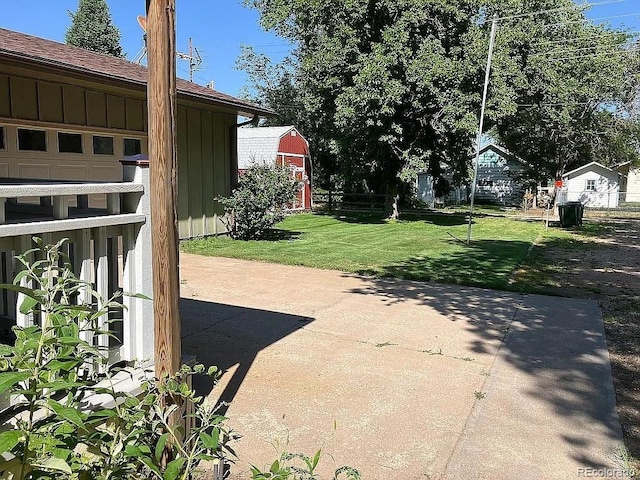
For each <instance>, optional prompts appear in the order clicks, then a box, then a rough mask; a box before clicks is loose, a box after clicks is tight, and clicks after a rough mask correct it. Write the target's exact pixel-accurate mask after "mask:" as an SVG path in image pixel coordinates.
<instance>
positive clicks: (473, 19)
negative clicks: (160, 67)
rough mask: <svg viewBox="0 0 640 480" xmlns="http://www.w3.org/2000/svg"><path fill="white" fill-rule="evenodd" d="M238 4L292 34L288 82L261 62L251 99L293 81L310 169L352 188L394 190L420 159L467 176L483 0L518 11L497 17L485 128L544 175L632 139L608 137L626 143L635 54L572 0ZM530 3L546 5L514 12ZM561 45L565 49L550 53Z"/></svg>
mask: <svg viewBox="0 0 640 480" xmlns="http://www.w3.org/2000/svg"><path fill="white" fill-rule="evenodd" d="M245 4H246V5H249V6H251V7H253V8H256V9H257V10H258V11H259V12H260V13H261V23H262V26H263V27H264V28H265V29H269V30H274V31H275V32H276V33H278V34H279V35H281V36H282V37H284V38H285V39H287V40H289V41H290V42H291V43H292V44H293V45H295V49H294V51H293V55H292V58H293V62H292V61H291V60H288V61H289V62H290V63H291V65H293V69H289V70H288V72H289V73H288V74H287V79H288V81H287V82H286V87H287V89H288V90H285V89H284V88H283V85H282V84H280V83H277V82H276V83H273V82H272V83H271V84H269V83H267V82H265V81H264V77H262V78H261V73H260V72H258V75H256V76H254V77H252V78H251V79H250V80H251V81H252V82H254V84H255V83H256V81H258V82H260V81H261V82H262V83H261V85H262V86H263V87H264V89H263V90H262V91H261V92H259V96H258V97H259V99H260V97H261V98H262V100H263V101H268V102H269V105H270V106H271V107H272V108H275V109H279V105H278V103H279V102H281V101H283V99H285V98H286V101H287V102H291V92H292V91H295V94H296V97H297V101H298V102H299V103H301V104H302V105H303V107H304V112H303V113H299V114H297V115H298V118H299V119H301V121H302V122H303V123H305V129H306V134H307V136H308V137H309V138H310V139H314V138H315V139H316V140H315V141H316V142H317V144H318V146H317V147H316V148H318V149H319V150H320V152H319V158H320V160H321V162H324V165H321V169H320V170H325V171H326V172H327V174H326V176H327V177H328V176H329V175H330V174H331V173H335V174H338V175H339V176H340V178H341V181H342V183H343V185H344V186H345V188H347V189H349V190H356V191H357V190H368V191H375V192H379V193H382V192H386V193H387V194H389V196H390V195H394V194H395V192H397V191H398V189H400V188H401V187H402V180H406V181H410V180H411V179H413V178H415V173H416V172H417V171H421V170H427V171H429V173H430V174H431V175H432V176H433V177H434V178H436V179H438V181H437V184H438V186H439V188H441V189H443V190H444V189H446V188H447V184H446V182H444V181H442V175H441V174H442V169H443V168H444V167H445V166H446V167H447V170H448V171H449V172H452V173H453V177H454V181H459V180H460V179H462V178H466V177H467V175H468V170H469V167H470V158H471V154H472V152H473V143H474V139H475V135H476V129H477V125H478V112H479V109H480V108H479V107H480V93H481V91H482V80H483V77H484V69H485V62H486V55H487V39H488V36H489V35H488V31H489V26H490V25H489V22H486V21H484V20H485V19H487V18H490V16H491V15H493V14H494V13H496V14H498V15H499V16H501V17H506V16H511V15H518V17H517V18H513V19H507V20H504V21H501V22H500V28H499V31H498V42H497V45H496V49H495V52H496V53H495V60H494V67H493V70H492V81H491V89H490V96H489V99H490V100H489V108H488V111H487V117H488V122H487V123H488V126H489V127H493V132H494V135H495V136H497V137H499V139H500V140H501V141H503V142H504V143H505V144H506V146H507V147H508V148H509V149H510V150H512V151H513V153H515V154H517V155H519V156H521V157H522V158H524V159H525V160H527V161H528V162H529V163H530V164H531V165H533V166H534V169H533V171H535V172H538V173H540V174H541V176H543V175H542V174H543V172H544V175H551V176H555V175H557V174H558V172H562V171H564V170H565V169H566V168H567V167H568V166H570V165H572V164H574V163H576V162H579V161H582V159H591V158H595V157H597V156H598V155H602V154H604V152H608V153H607V155H609V156H610V157H619V156H620V155H622V154H625V155H626V154H627V153H629V152H630V151H632V150H633V149H630V148H623V149H620V150H616V149H612V148H613V147H615V146H623V145H628V143H627V140H628V139H629V137H628V136H624V135H622V132H624V131H627V132H634V131H637V130H635V129H634V128H633V125H634V122H633V118H632V117H631V116H630V115H627V114H625V113H619V112H620V111H621V110H624V109H623V108H621V107H622V106H624V105H627V103H628V101H629V100H630V98H631V93H632V92H631V91H632V90H633V89H634V88H635V92H636V94H637V85H638V81H637V80H638V77H637V72H638V69H637V67H634V65H637V64H636V63H634V62H621V61H620V58H629V59H631V58H632V57H633V55H632V54H631V53H629V51H627V50H625V48H626V45H625V41H626V40H628V39H629V37H628V35H626V34H625V33H624V32H619V31H616V30H613V29H610V28H607V27H601V26H595V25H593V24H592V23H590V22H588V21H587V19H586V17H585V14H584V7H580V6H578V5H576V4H575V3H573V1H572V0H531V1H527V2H523V1H522V0H452V1H449V0H447V1H445V0H393V1H392V0H376V1H369V0H350V1H342V0H328V1H323V2H320V1H318V0H315V1H308V0H291V1H283V0H245ZM541 10H549V12H547V13H545V14H542V15H539V14H536V15H530V16H526V15H525V16H522V14H523V13H526V12H539V11H541ZM568 39H572V40H570V42H575V43H567V41H568ZM573 39H577V40H573ZM587 48H590V49H592V50H588V49H587ZM563 52H564V54H567V53H568V55H565V56H573V57H575V58H572V59H570V60H563V59H562V58H563V57H562V55H552V53H553V54H555V53H558V54H561V53H563ZM571 52H574V53H573V54H572V53H571ZM593 52H602V55H593V54H591V53H593ZM257 63H258V64H259V65H262V66H264V65H267V64H266V63H265V62H264V58H262V59H261V62H257ZM254 65H255V63H254ZM634 68H635V70H634ZM274 70H277V68H274V67H273V66H272V71H274ZM262 72H267V69H263V70H262ZM291 86H292V87H293V88H292V89H289V87H291ZM285 91H286V92H287V93H288V96H279V94H281V93H283V92H285ZM635 98H637V97H635ZM622 124H624V125H625V128H624V129H622V130H621V129H620V128H619V126H620V125H622ZM603 132H608V133H607V134H606V135H605V134H603ZM587 154H588V155H587ZM316 155H317V156H318V152H316ZM598 158H600V157H598ZM314 167H316V171H318V170H319V169H318V168H317V167H318V166H317V165H316V166H314ZM322 167H323V168H322ZM547 178H548V177H547Z"/></svg>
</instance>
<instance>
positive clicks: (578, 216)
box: [558, 202, 584, 228]
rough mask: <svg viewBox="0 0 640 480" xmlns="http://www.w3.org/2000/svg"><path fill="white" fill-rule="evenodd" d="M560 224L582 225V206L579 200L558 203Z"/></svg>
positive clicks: (564, 225) (567, 225)
mask: <svg viewBox="0 0 640 480" xmlns="http://www.w3.org/2000/svg"><path fill="white" fill-rule="evenodd" d="M558 214H559V215H560V225H562V226H563V227H565V228H566V227H578V226H581V225H582V217H583V215H584V206H583V205H582V203H580V202H567V203H561V204H560V205H558Z"/></svg>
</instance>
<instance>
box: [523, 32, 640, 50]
mask: <svg viewBox="0 0 640 480" xmlns="http://www.w3.org/2000/svg"><path fill="white" fill-rule="evenodd" d="M639 34H640V31H639V30H636V31H623V30H621V31H618V32H609V31H607V32H601V33H597V34H594V35H587V36H585V37H572V38H563V39H562V40H553V41H542V42H534V43H532V44H531V45H532V46H536V45H557V44H563V43H569V42H574V41H575V42H580V41H584V40H589V39H594V38H604V37H615V36H618V35H626V36H627V39H630V38H634V37H637V36H638V35H639Z"/></svg>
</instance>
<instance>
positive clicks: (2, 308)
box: [0, 160, 154, 364]
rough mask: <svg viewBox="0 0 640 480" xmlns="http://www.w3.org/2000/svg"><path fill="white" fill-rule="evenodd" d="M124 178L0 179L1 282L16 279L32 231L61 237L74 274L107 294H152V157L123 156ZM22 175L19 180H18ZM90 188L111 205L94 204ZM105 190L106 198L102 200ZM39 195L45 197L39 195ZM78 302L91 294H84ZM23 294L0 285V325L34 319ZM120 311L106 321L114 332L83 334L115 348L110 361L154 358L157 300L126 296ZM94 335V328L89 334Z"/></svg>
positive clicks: (5, 329) (5, 326)
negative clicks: (115, 180) (91, 180)
mask: <svg viewBox="0 0 640 480" xmlns="http://www.w3.org/2000/svg"><path fill="white" fill-rule="evenodd" d="M122 163H123V182H118V183H61V182H48V181H43V182H37V181H30V180H26V179H24V180H13V179H5V180H4V181H3V180H2V179H0V282H3V283H11V282H12V280H13V278H14V277H15V275H16V274H17V273H18V271H19V269H20V266H21V265H20V263H19V262H17V261H16V260H15V258H14V257H15V255H17V254H20V253H22V252H24V251H26V250H28V249H30V248H31V247H32V238H33V237H34V236H38V237H41V238H42V239H43V241H44V242H45V243H53V242H57V241H59V240H60V239H62V238H67V239H69V241H68V242H67V243H66V244H65V249H66V251H65V253H66V254H67V255H68V256H69V259H70V261H71V265H72V268H73V269H74V272H75V274H76V275H77V276H78V277H79V278H80V279H81V280H84V281H87V282H90V283H92V284H93V286H94V288H95V290H96V291H97V292H99V293H100V295H101V296H102V297H104V298H105V299H108V298H109V297H111V296H112V295H113V294H114V293H115V292H116V291H118V290H122V291H124V292H125V293H138V294H143V295H146V296H148V297H151V293H152V283H153V282H152V281H153V277H152V270H151V255H150V248H151V221H150V220H151V217H150V209H149V169H148V165H149V163H148V160H133V161H129V160H124V161H123V162H122ZM18 182H19V183H18ZM88 195H92V199H94V198H97V199H98V202H95V203H103V204H105V205H106V206H107V208H106V209H95V208H89V202H88ZM100 197H104V200H106V202H105V201H104V200H103V201H102V202H100ZM34 198H36V199H37V198H39V199H40V204H39V205H38V204H34V203H33V199H34ZM79 301H85V302H86V301H90V299H88V298H80V299H79ZM20 302H21V298H20V295H19V294H14V293H13V292H10V291H7V290H2V291H0V319H1V320H0V321H1V322H2V323H1V325H0V327H1V328H2V330H3V332H2V333H3V334H7V333H8V329H9V328H10V326H11V325H12V324H17V325H20V326H28V325H31V324H33V322H34V320H35V319H34V318H32V316H30V315H23V314H21V313H20V312H19V308H17V306H18V305H19V304H20ZM123 303H124V307H125V308H124V309H119V310H122V311H110V312H109V314H108V316H107V315H106V316H105V318H104V322H107V321H111V323H110V324H109V329H110V330H111V331H114V332H115V334H116V338H113V337H109V336H107V335H95V338H85V340H87V341H89V342H92V343H93V344H95V345H99V346H102V347H108V348H109V357H110V360H111V362H119V361H132V360H138V361H143V362H144V363H149V364H150V363H152V362H153V348H154V339H153V331H154V322H153V305H152V302H151V301H149V300H145V299H142V298H135V297H128V296H125V297H124V301H123ZM86 335H90V334H86Z"/></svg>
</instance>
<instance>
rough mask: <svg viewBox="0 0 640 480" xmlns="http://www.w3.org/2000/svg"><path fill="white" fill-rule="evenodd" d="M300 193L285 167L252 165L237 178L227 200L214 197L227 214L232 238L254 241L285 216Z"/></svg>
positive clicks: (297, 184) (297, 183) (298, 185)
mask: <svg viewBox="0 0 640 480" xmlns="http://www.w3.org/2000/svg"><path fill="white" fill-rule="evenodd" d="M299 190H300V184H299V182H297V181H296V180H295V179H292V178H291V173H290V172H289V170H288V169H287V168H286V167H281V166H276V165H273V166H272V165H260V164H255V165H251V166H250V167H249V168H247V169H246V170H245V171H244V172H242V174H241V175H240V177H239V179H238V186H237V187H236V188H235V189H234V190H233V193H232V195H231V196H230V197H216V200H217V201H218V202H220V203H221V204H222V206H223V207H224V209H225V211H226V213H227V217H226V218H227V221H228V227H229V229H230V231H231V236H232V237H233V238H236V239H240V240H257V239H260V238H262V236H263V235H264V233H265V232H266V231H267V230H268V229H270V228H272V227H273V226H274V225H275V224H276V223H278V222H280V221H282V220H283V219H284V217H285V213H286V209H287V206H288V205H291V204H292V203H293V201H294V200H295V198H296V194H297V192H298V191H299Z"/></svg>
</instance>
